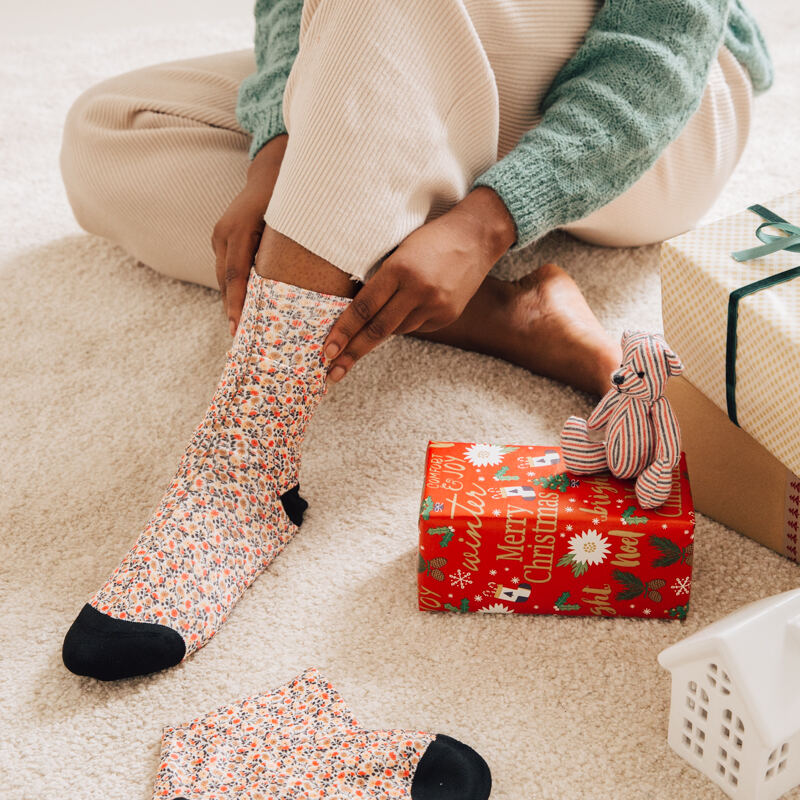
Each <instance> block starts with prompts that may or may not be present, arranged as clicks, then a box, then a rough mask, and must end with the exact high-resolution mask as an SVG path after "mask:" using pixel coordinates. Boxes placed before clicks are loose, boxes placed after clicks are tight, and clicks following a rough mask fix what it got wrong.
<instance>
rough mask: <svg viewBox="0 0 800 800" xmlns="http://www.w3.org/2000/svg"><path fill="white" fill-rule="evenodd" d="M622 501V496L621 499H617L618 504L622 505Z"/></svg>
mask: <svg viewBox="0 0 800 800" xmlns="http://www.w3.org/2000/svg"><path fill="white" fill-rule="evenodd" d="M622 503H623V501H622V499H621V498H620V499H619V500H617V505H618V506H621V505H622Z"/></svg>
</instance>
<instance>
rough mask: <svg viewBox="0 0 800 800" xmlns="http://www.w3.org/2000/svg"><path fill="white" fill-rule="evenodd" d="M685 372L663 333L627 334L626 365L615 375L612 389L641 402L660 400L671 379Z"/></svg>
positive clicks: (617, 370)
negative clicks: (670, 377) (668, 380)
mask: <svg viewBox="0 0 800 800" xmlns="http://www.w3.org/2000/svg"><path fill="white" fill-rule="evenodd" d="M681 372H683V364H681V361H680V359H679V358H678V356H677V355H676V354H675V353H674V352H673V351H672V350H671V349H670V347H669V345H668V344H667V343H666V342H665V341H664V337H663V336H662V335H661V334H660V333H648V332H647V331H637V330H626V331H624V332H623V334H622V363H621V364H620V365H619V369H616V370H614V372H612V373H611V385H612V388H614V389H616V390H617V391H618V392H621V393H622V394H627V395H630V396H631V397H636V398H637V399H639V400H650V401H652V400H656V399H658V398H659V397H661V395H662V394H663V393H664V385H665V384H666V382H667V378H669V376H670V375H680V374H681Z"/></svg>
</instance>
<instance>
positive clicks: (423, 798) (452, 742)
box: [411, 733, 492, 800]
mask: <svg viewBox="0 0 800 800" xmlns="http://www.w3.org/2000/svg"><path fill="white" fill-rule="evenodd" d="M491 791H492V774H491V772H490V771H489V766H488V764H487V763H486V762H485V761H484V760H483V758H482V757H481V756H480V755H479V754H478V753H476V752H475V751H474V750H473V749H472V748H471V747H468V746H467V745H465V744H463V743H462V742H459V741H458V740H457V739H452V738H451V737H449V736H445V735H444V734H443V733H440V734H437V736H436V738H435V739H434V740H433V741H432V742H431V743H430V744H429V745H428V749H427V750H426V751H425V752H424V754H423V755H422V758H421V759H420V760H419V764H417V771H416V772H415V773H414V778H413V780H412V782H411V797H412V800H486V798H487V797H489V793H490V792H491Z"/></svg>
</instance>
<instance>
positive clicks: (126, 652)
mask: <svg viewBox="0 0 800 800" xmlns="http://www.w3.org/2000/svg"><path fill="white" fill-rule="evenodd" d="M185 654H186V644H185V642H184V641H183V637H182V636H181V635H180V634H179V633H178V632H177V631H174V630H172V628H168V627H167V626H166V625H154V624H152V623H150V622H131V621H129V620H124V619H114V618H113V617H109V616H108V615H106V614H103V613H102V612H100V611H98V610H97V609H96V608H94V607H93V606H90V605H89V604H88V603H87V604H86V605H85V606H84V607H83V608H82V609H81V613H80V614H78V616H77V618H76V619H75V622H73V623H72V625H71V627H70V629H69V630H68V631H67V635H66V636H65V637H64V645H63V647H62V648H61V657H62V658H63V660H64V666H65V667H66V668H67V669H68V670H69V671H70V672H74V673H75V674H76V675H87V676H88V677H90V678H98V679H99V680H101V681H115V680H118V679H119V678H131V677H133V676H134V675H146V674H147V673H148V672H156V671H157V670H160V669H166V668H167V667H172V666H174V665H175V664H177V663H178V662H179V661H181V660H182V659H183V657H184V655H185Z"/></svg>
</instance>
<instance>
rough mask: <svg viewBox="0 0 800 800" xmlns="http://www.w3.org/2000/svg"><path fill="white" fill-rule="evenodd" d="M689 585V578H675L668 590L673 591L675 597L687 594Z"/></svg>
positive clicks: (690, 582) (690, 581)
mask: <svg viewBox="0 0 800 800" xmlns="http://www.w3.org/2000/svg"><path fill="white" fill-rule="evenodd" d="M691 585H692V579H691V578H676V579H675V583H673V584H672V586H670V587H669V588H670V589H674V590H675V594H676V595H681V594H689V587H690V586H691Z"/></svg>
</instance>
